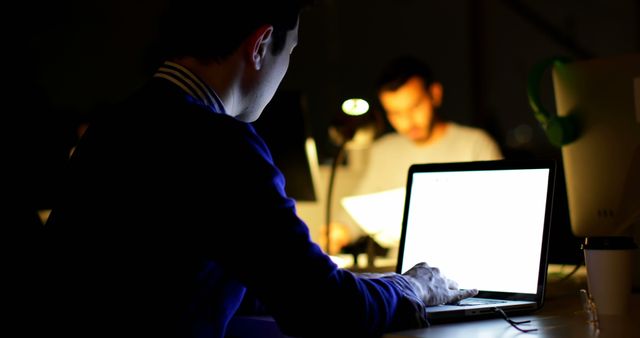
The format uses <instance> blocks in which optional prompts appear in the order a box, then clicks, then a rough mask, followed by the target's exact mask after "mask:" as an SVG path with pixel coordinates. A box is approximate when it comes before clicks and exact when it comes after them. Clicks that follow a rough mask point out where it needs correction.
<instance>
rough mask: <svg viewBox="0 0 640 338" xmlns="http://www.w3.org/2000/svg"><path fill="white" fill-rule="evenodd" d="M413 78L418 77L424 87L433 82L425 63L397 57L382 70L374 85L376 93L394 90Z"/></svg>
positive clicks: (406, 57)
mask: <svg viewBox="0 0 640 338" xmlns="http://www.w3.org/2000/svg"><path fill="white" fill-rule="evenodd" d="M413 76H418V77H420V78H421V79H422V80H423V81H424V85H425V87H428V86H429V85H431V84H432V83H433V82H434V78H433V73H432V72H431V69H430V68H429V66H427V64H426V63H425V62H423V61H421V60H419V59H417V58H415V57H412V56H400V57H397V58H395V59H393V60H391V62H389V63H388V64H387V65H386V66H385V67H384V68H383V70H382V72H381V73H380V76H379V77H378V79H377V81H376V83H375V89H376V92H378V93H379V92H380V91H383V90H396V89H398V88H399V87H400V86H402V85H403V84H405V83H406V82H407V80H409V78H411V77H413Z"/></svg>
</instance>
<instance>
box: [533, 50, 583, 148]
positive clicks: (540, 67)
mask: <svg viewBox="0 0 640 338" xmlns="http://www.w3.org/2000/svg"><path fill="white" fill-rule="evenodd" d="M568 62H569V59H567V58H564V57H552V58H549V59H546V60H543V61H542V62H540V63H538V64H536V65H535V66H534V67H533V69H532V70H531V72H530V73H529V79H528V83H527V96H528V97H529V105H530V106H531V109H532V110H533V114H534V116H535V118H536V120H538V122H540V125H541V126H542V128H543V129H544V131H545V132H546V134H547V138H548V139H549V141H550V142H551V144H553V145H554V146H556V147H562V146H563V145H566V144H569V143H571V142H573V141H575V140H576V139H577V138H578V136H579V134H580V132H579V128H578V120H577V118H576V117H575V115H573V114H569V115H567V116H558V115H556V114H550V113H548V112H547V111H545V110H544V108H543V107H542V104H541V103H540V95H539V92H538V91H539V88H540V80H541V79H542V75H543V74H544V72H545V70H546V69H547V68H549V67H550V66H555V67H562V66H563V65H564V64H566V63H568Z"/></svg>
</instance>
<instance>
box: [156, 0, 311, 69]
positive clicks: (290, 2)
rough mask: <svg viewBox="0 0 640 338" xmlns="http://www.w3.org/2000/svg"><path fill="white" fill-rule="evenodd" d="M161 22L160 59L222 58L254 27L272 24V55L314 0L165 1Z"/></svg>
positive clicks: (279, 47)
mask: <svg viewBox="0 0 640 338" xmlns="http://www.w3.org/2000/svg"><path fill="white" fill-rule="evenodd" d="M167 1H168V5H167V6H166V8H165V9H166V10H165V13H164V15H163V17H162V18H161V21H160V29H159V39H158V40H159V46H158V47H159V53H160V57H161V58H171V57H182V56H191V57H195V58H198V59H200V60H202V61H221V60H224V59H226V58H227V57H228V56H230V55H231V54H232V53H233V52H234V51H235V50H236V49H237V48H238V47H239V46H240V45H241V43H242V42H243V41H244V40H245V39H246V38H247V37H249V35H250V34H251V33H252V32H253V31H255V30H256V29H257V28H259V27H261V26H263V25H273V27H274V30H273V35H272V37H273V39H274V40H273V49H272V52H273V53H274V54H277V53H279V52H280V51H281V50H282V49H283V47H284V43H285V38H286V33H287V31H290V30H292V29H293V28H295V27H296V24H297V22H298V17H299V15H300V13H301V11H302V10H303V9H304V8H306V7H308V6H310V5H311V4H312V3H313V2H314V1H313V0H228V1H214V0H167Z"/></svg>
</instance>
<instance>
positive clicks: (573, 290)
mask: <svg viewBox="0 0 640 338" xmlns="http://www.w3.org/2000/svg"><path fill="white" fill-rule="evenodd" d="M570 268H571V267H568V268H561V267H557V266H556V267H550V269H549V275H548V276H549V277H548V280H549V283H548V284H547V292H546V297H545V304H544V306H543V307H542V309H540V310H539V311H536V312H535V313H533V314H531V315H527V316H517V317H513V318H514V319H515V320H531V323H528V324H523V325H522V328H537V329H538V330H537V331H533V332H530V333H522V332H520V331H518V330H516V329H515V328H513V327H511V325H509V323H507V322H506V321H505V320H504V319H501V318H496V319H483V320H473V321H465V322H458V323H447V324H434V325H432V326H431V327H428V328H425V329H419V330H408V331H402V332H393V333H388V334H386V335H384V338H408V337H429V338H442V337H447V338H457V337H461V338H462V337H464V338H467V337H516V336H517V337H526V336H532V337H543V338H556V337H557V338H560V337H561V338H592V337H593V338H596V337H597V338H638V337H640V293H634V294H633V295H632V297H631V306H630V313H629V314H628V315H626V316H600V325H599V332H598V331H596V329H595V327H594V326H592V325H591V324H589V323H588V322H587V316H586V313H585V312H584V311H583V309H582V304H581V302H580V295H579V290H580V289H582V288H586V274H585V271H584V267H583V268H581V269H580V270H578V272H577V273H575V274H573V275H572V276H571V278H567V279H563V278H562V276H563V275H566V273H565V271H566V269H570ZM559 269H562V271H561V270H559ZM229 333H230V336H231V337H277V338H284V337H286V336H284V335H282V334H281V333H280V332H279V331H278V330H277V326H276V325H275V323H273V320H272V319H270V318H265V317H253V318H251V317H245V318H235V320H232V323H230V332H229Z"/></svg>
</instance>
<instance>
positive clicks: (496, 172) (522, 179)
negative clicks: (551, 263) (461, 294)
mask: <svg viewBox="0 0 640 338" xmlns="http://www.w3.org/2000/svg"><path fill="white" fill-rule="evenodd" d="M555 170H556V164H555V161H553V160H527V161H513V160H499V161H479V162H460V163H433V164H414V165H412V166H411V167H410V168H409V172H408V178H407V186H406V193H405V204H404V213H403V220H402V232H401V237H400V246H399V252H398V264H397V272H398V273H403V272H406V271H407V270H409V269H410V268H411V267H413V266H414V265H415V264H417V263H419V262H426V263H427V264H429V265H430V266H433V267H438V268H439V269H440V271H441V272H442V273H443V274H444V275H445V276H447V277H448V278H450V279H453V280H455V281H456V282H458V284H459V287H460V288H461V289H473V288H475V289H478V290H479V294H478V296H477V297H481V298H493V299H506V300H517V301H532V302H535V304H536V305H537V306H536V308H538V307H540V306H542V302H543V297H544V289H545V283H546V271H547V247H548V240H549V226H550V222H551V211H552V201H553V192H554V184H555Z"/></svg>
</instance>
